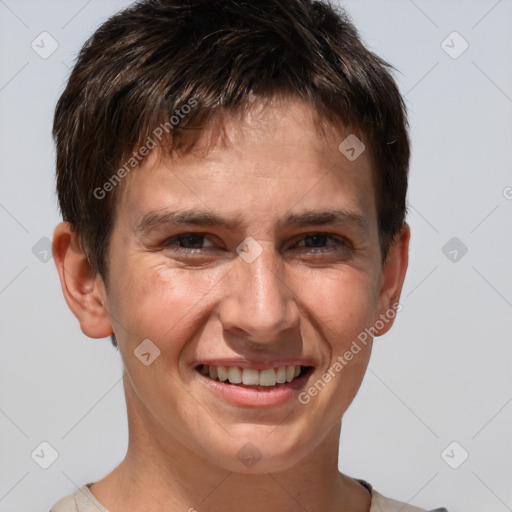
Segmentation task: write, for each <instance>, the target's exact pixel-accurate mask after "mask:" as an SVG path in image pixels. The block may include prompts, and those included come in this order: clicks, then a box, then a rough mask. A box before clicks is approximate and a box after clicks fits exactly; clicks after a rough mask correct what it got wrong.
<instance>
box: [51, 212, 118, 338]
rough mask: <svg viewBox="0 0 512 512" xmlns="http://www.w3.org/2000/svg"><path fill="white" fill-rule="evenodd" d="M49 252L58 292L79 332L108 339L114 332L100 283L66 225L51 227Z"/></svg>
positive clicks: (103, 287)
mask: <svg viewBox="0 0 512 512" xmlns="http://www.w3.org/2000/svg"><path fill="white" fill-rule="evenodd" d="M52 252H53V260H54V261H55V265H56V267H57V272H58V273H59V278H60V284H61V287H62V293H63V294H64V298H65V299H66V302H67V304H68V306H69V309H71V311H72V312H73V314H74V315H75V316H76V318H77V319H78V321H79V322H80V328H81V329H82V332H83V333H84V334H85V335H86V336H89V338H106V337H107V336H110V334H112V333H113V332H114V331H113V329H112V324H111V323H110V317H109V315H108V311H107V295H106V291H105V286H104V283H103V280H102V278H101V276H100V275H99V274H98V273H97V272H95V271H94V270H93V269H92V267H91V265H90V264H89V261H88V259H87V256H86V255H85V254H84V252H83V251H82V248H81V247H80V243H79V242H78V238H77V236H76V235H75V233H74V232H73V229H72V227H71V224H69V222H61V223H60V224H59V225H58V226H57V227H56V228H55V231H54V232H53V243H52Z"/></svg>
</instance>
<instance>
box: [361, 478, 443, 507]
mask: <svg viewBox="0 0 512 512" xmlns="http://www.w3.org/2000/svg"><path fill="white" fill-rule="evenodd" d="M358 482H359V483H361V484H362V485H363V486H364V487H366V488H367V489H368V490H369V491H370V492H371V495H372V504H371V507H370V512H448V511H447V510H446V509H445V508H436V509H432V510H430V511H429V510H427V509H424V508H418V507H414V506H412V505H409V504H407V503H404V502H403V501H397V500H393V499H391V498H386V497H385V496H383V495H382V494H380V493H379V492H377V491H376V490H375V489H374V488H373V487H372V485H371V484H369V483H368V482H365V481H364V480H359V479H358Z"/></svg>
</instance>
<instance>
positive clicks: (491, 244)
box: [0, 0, 512, 512]
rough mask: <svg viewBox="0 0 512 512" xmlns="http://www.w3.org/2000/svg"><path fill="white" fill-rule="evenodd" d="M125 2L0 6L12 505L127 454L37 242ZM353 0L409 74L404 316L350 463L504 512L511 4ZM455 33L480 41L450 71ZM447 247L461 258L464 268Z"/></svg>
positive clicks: (507, 494)
mask: <svg viewBox="0 0 512 512" xmlns="http://www.w3.org/2000/svg"><path fill="white" fill-rule="evenodd" d="M128 3H129V2H124V1H120V0H118V1H110V0H109V1H100V0H90V1H84V0H72V1H71V0H66V1H60V2H59V1H55V0H53V1H44V2H42V1H39V2H37V1H28V0H26V1H23V0H0V53H1V54H0V63H1V68H0V113H1V115H0V133H1V137H0V169H1V173H2V182H1V183H2V186H1V188H0V219H1V247H2V250H1V251H0V258H1V266H0V312H1V336H2V345H1V346H2V357H1V358H0V511H1V512H7V511H9V512H23V511H28V510H32V511H40V512H47V510H48V509H49V507H50V506H51V505H52V504H53V503H54V502H55V501H56V500H57V499H59V498H60V497H62V496H64V495H65V494H68V493H71V492H73V491H74V490H75V489H76V486H78V485H82V484H83V483H85V482H88V481H94V480H97V479H100V478H101V477H103V476H104V475H105V474H106V473H108V472H109V471H111V470H112V469H113V468H114V467H115V466H116V465H117V464H118V463H119V461H120V460H121V459H122V458H123V456H124V453H125V449H126V446H127V427H126V411H125V405H124V395H123V391H122V385H121V380H120V379H121V364H120V358H119V355H118V352H116V351H115V350H114V349H113V347H111V345H110V341H109V339H105V340H91V339H88V338H87V337H86V336H84V335H83V334H82V332H81V331H80V328H79V325H78V322H77V321H76V319H75V318H74V316H73V315H72V313H71V312H70V311H69V310H68V307H67V305H66V303H65V301H64V299H63V296H62V293H61V289H60V283H59V280H58V276H57V272H56V270H55V266H54V264H53V261H52V260H50V261H48V262H47V263H43V262H42V261H40V259H39V258H38V257H36V255H34V254H33V252H32V248H33V247H34V246H36V244H38V243H40V244H43V245H42V247H43V251H41V250H40V251H39V257H42V256H44V241H43V242H39V241H40V240H41V239H42V238H44V237H47V238H50V239H51V237H52V233H53V228H54V226H55V225H56V224H57V223H58V222H59V220H60V217H59V215H58V210H57V201H56V197H55V193H54V156H55V155H54V150H53V145H52V141H51V136H50V131H51V124H52V115H53V109H54V106H55V102H56V101H57V98H58V96H59V94H60V92H61V91H62V89H63V84H64V81H65V79H66V77H67V75H68V73H69V67H70V66H71V65H72V62H73V59H74V57H75V55H76V53H77V51H78V50H79V48H80V46H81V45H82V43H83V42H84V41H85V39H86V37H88V36H89V35H90V34H91V33H92V31H93V30H94V29H95V28H96V27H97V26H98V25H99V24H100V23H101V22H102V21H103V20H104V19H105V18H106V17H107V16H108V15H110V14H112V13H113V12H115V11H116V10H118V9H119V8H121V7H123V6H125V5H127V4H128ZM343 5H345V6H346V7H347V9H348V11H349V13H350V14H351V15H352V18H353V20H354V22H355V24H356V26H357V27H358V28H359V30H360V33H361V35H362V37H363V39H364V41H365V42H366V43H367V44H368V45H369V46H370V47H371V48H372V49H374V50H375V51H376V52H377V53H378V54H379V55H381V56H382V57H384V58H385V59H387V60H388V61H389V62H390V63H392V64H393V65H394V66H395V67H397V68H398V69H399V71H400V73H399V74H397V75H396V76H397V80H398V82H399V84H400V87H401V90H402V92H403V94H405V97H406V100H407V104H408V108H409V112H410V123H411V135H412V149H413V157H412V162H411V173H410V193H409V208H410V215H409V217H408V221H409V223H410V225H411V228H412V241H411V251H410V257H411V259H410V267H409V271H408V275H407V278H406V281H405V285H404V291H403V295H402V304H403V310H402V312H401V313H400V314H399V315H398V319H397V322H396V324H395V326H394V327H393V329H392V330H391V332H390V333H388V334H387V335H385V336H383V337H381V338H378V339H376V341H375V345H374V353H373V355H372V360H371V363H370V369H369V371H368V374H367V376H366V378H365V381H364V383H363V385H362V388H361V390H360V393H359V395H358V397H357V398H356V400H355V402H354V404H353V405H352V406H351V407H350V409H349V411H348V412H347V414H346V415H345V419H344V422H343V423H344V425H343V431H342V441H341V451H340V468H341V470H342V471H344V472H346V473H348V474H350V475H352V476H355V477H359V478H364V479H366V480H368V481H369V482H371V483H372V484H373V485H374V486H375V487H376V488H377V489H378V490H379V491H380V492H382V493H383V494H385V495H389V496H391V497H395V498H397V499H400V500H403V501H409V500H410V501H411V503H412V504H415V505H418V506H425V507H427V506H428V507H434V506H439V505H445V506H447V507H449V509H450V511H451V512H458V511H460V512H462V511H464V512H481V511H483V510H485V511H486V512H504V511H506V510H512V428H511V426H512V385H511V384H512V377H511V375H512V372H511V362H512V343H511V331H512V320H511V319H512V314H511V313H512V229H511V228H512V222H511V220H512V149H511V148H512V123H511V121H512V1H511V0H500V1H496V0H478V1H477V0H474V1H446V0H444V1H442V0H415V1H412V0H395V1H382V0H380V1H377V0H373V1H370V0H351V1H345V2H343ZM43 31H47V32H49V33H50V34H51V35H52V37H53V38H55V40H56V41H57V42H58V44H59V47H58V49H57V50H56V51H55V52H54V53H53V54H52V55H51V56H50V57H49V58H47V59H43V58H41V57H40V56H39V55H38V54H37V53H36V52H35V51H33V49H32V48H31V42H32V41H33V40H34V39H36V41H37V40H38V39H37V37H38V36H39V34H40V33H41V32H43ZM453 31H457V32H458V33H459V34H460V35H461V36H462V37H463V38H464V40H466V41H467V42H468V43H469V48H468V49H467V50H466V51H465V52H464V53H463V54H462V55H460V56H459V57H458V58H456V59H454V58H452V57H451V56H449V55H448V54H447V53H446V51H445V50H444V49H443V47H442V46H441V43H442V41H443V40H445V39H446V37H447V36H448V35H449V34H451V33H452V32H453ZM463 44H464V43H463V41H462V39H460V38H458V36H451V38H448V40H447V42H446V43H445V45H448V46H451V47H452V48H447V49H448V50H449V51H450V52H451V53H452V54H454V53H458V52H459V51H460V50H461V49H462V48H463V46H462V45H463ZM46 48H48V46H46ZM452 237H457V238H458V239H459V240H460V242H462V243H463V244H464V245H465V246H466V247H467V249H468V251H467V253H466V254H465V255H463V256H462V253H461V252H460V250H458V253H457V261H455V262H454V261H451V260H450V258H452V259H453V257H454V253H453V252H452V254H451V255H450V254H448V256H449V257H447V256H445V254H444V253H443V251H442V249H443V247H444V246H445V244H446V243H447V242H448V241H449V240H450V239H451V238H452ZM457 243H458V242H457ZM459 245H460V244H459ZM36 247H40V246H38V245H37V246H36ZM451 250H453V248H452V247H448V249H447V250H445V252H447V253H448V252H449V251H451ZM456 250H457V249H456ZM36 252H37V251H36ZM43 441H46V442H49V443H50V444H51V445H52V446H53V447H54V448H55V449H56V450H57V452H58V459H57V460H56V461H55V462H54V463H53V465H51V466H50V467H49V468H48V469H46V470H45V469H42V468H40V467H39V466H38V465H37V464H36V463H35V462H34V460H33V459H32V458H31V453H32V452H33V450H34V449H36V448H37V447H38V446H39V445H40V443H41V442H43ZM453 441H456V442H457V443H458V445H456V447H455V449H454V450H453V451H452V450H451V449H449V450H448V452H447V454H446V453H445V459H446V460H449V462H450V463H451V464H452V465H456V464H457V463H460V460H461V455H462V454H463V452H462V450H466V451H467V452H468V453H469V458H468V459H467V460H466V461H465V462H464V463H463V464H462V465H460V467H458V469H452V468H451V467H450V466H449V465H448V464H447V462H445V460H444V459H443V457H442V456H441V454H442V453H443V451H444V450H445V448H446V447H447V446H448V445H449V444H450V443H452V442H453Z"/></svg>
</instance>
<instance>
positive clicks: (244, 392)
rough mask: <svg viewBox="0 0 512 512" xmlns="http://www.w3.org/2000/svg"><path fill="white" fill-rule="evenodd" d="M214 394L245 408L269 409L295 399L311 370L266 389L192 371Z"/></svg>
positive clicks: (311, 372)
mask: <svg viewBox="0 0 512 512" xmlns="http://www.w3.org/2000/svg"><path fill="white" fill-rule="evenodd" d="M194 371H195V372H196V374H197V375H198V376H199V377H200V378H201V380H202V382H204V383H205V384H206V385H207V386H209V388H210V389H211V390H213V392H214V393H217V394H219V395H220V396H221V397H223V398H224V399H225V400H227V401H228V402H231V403H233V404H236V405H241V406H245V407H269V406H272V405H280V404H283V403H285V402H286V401H288V400H291V399H294V398H295V399H297V395H298V393H299V392H300V390H301V389H302V388H304V387H305V386H306V383H307V381H308V380H309V378H310V376H311V375H312V374H313V371H311V369H310V370H309V371H308V372H307V373H306V374H305V375H301V376H300V377H297V378H296V379H293V380H292V381H291V382H287V383H283V384H278V385H276V386H268V388H267V389H261V388H260V389H258V388H251V387H243V386H237V385H236V384H226V383H224V382H221V381H218V380H213V379H211V378H209V377H207V376H206V375H203V374H202V373H200V372H199V371H197V370H194Z"/></svg>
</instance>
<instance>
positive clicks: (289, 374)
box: [200, 365, 301, 386]
mask: <svg viewBox="0 0 512 512" xmlns="http://www.w3.org/2000/svg"><path fill="white" fill-rule="evenodd" d="M300 368H301V367H300V366H299V365H292V366H279V367H278V368H268V369H266V370H255V369H254V368H238V367H236V366H230V367H226V366H206V365H203V366H202V367H201V370H200V371H201V373H202V374H204V375H209V376H210V378H211V379H214V380H219V381H221V382H225V381H227V382H229V383H231V384H244V385H246V386H275V385H276V384H284V383H285V382H291V381H292V380H293V379H295V378H296V377H298V376H299V374H300Z"/></svg>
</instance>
